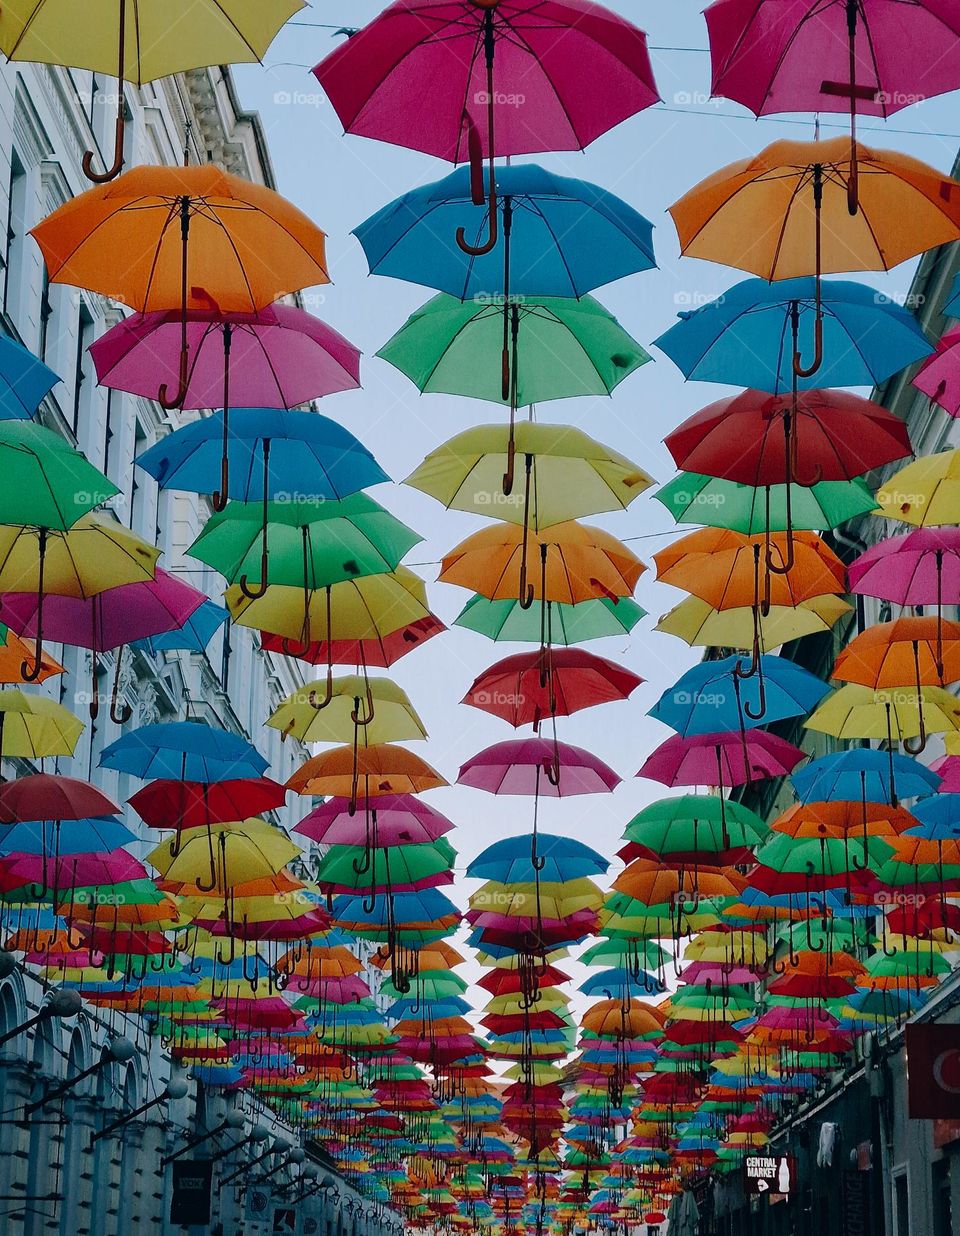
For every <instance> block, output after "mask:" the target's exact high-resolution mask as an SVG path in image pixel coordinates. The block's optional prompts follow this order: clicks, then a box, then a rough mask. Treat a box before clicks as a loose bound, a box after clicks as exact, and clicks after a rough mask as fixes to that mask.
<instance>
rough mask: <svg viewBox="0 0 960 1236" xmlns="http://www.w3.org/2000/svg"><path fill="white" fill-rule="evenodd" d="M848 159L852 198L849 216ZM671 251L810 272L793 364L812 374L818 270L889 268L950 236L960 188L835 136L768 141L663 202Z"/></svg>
mask: <svg viewBox="0 0 960 1236" xmlns="http://www.w3.org/2000/svg"><path fill="white" fill-rule="evenodd" d="M851 156H853V161H854V162H855V164H856V166H857V168H858V182H859V183H858V187H859V203H858V209H857V211H856V212H855V213H854V214H851V213H850V211H849V207H848V198H847V187H848V184H849V182H850V180H851V172H852V165H851ZM670 214H671V215H672V216H673V221H674V223H675V224H676V228H677V232H678V234H679V237H680V250H681V253H683V254H685V255H686V256H689V257H699V258H706V259H707V260H708V261H712V262H721V263H723V264H724V265H725V266H736V267H737V268H738V269H740V270H746V271H750V272H751V273H753V274H755V275H759V276H761V278H763V279H771V280H773V279H791V278H794V277H796V276H800V275H816V278H817V318H816V328H815V329H816V355H815V357H814V359H813V363H812V365H811V366H810V367H809V368H804V367H803V366H802V364H801V359H800V356H799V355H798V353H797V347H796V340H794V369H795V370H796V372H797V374H798V375H799V376H801V377H807V376H809V375H811V374H813V373H815V372H816V371H817V369H818V368H819V367H820V363H821V360H822V357H823V326H822V315H821V312H820V300H819V298H820V276H821V274H824V273H831V272H839V271H854V270H889V269H890V268H891V267H893V266H896V265H898V264H899V263H900V262H905V261H906V260H907V259H908V258H911V257H915V256H916V255H917V254H918V253H923V252H925V251H926V250H927V249H933V248H935V247H936V246H937V245H943V244H949V243H950V242H951V241H955V240H958V239H960V184H958V183H957V182H956V181H955V180H951V179H950V178H949V177H947V176H944V175H943V174H942V173H941V172H938V171H937V170H936V169H935V168H933V167H929V166H928V165H927V164H926V163H921V162H920V160H919V159H913V158H911V157H910V156H909V155H904V154H900V153H898V152H896V151H892V150H874V149H871V148H868V147H866V146H862V145H860V144H859V143H853V146H852V148H851V142H850V141H849V139H848V138H845V137H836V138H831V139H829V140H828V141H823V142H820V141H816V142H793V141H779V142H774V143H773V144H772V145H770V146H768V147H767V148H766V149H765V150H762V151H761V152H760V153H759V154H758V155H756V156H754V157H753V158H750V159H741V160H740V161H739V162H737V163H731V164H730V165H729V166H728V167H724V168H721V169H720V170H719V171H716V172H714V173H713V175H712V176H708V177H707V178H706V180H703V181H701V182H700V184H698V185H696V186H695V187H694V188H693V189H691V190H690V191H689V193H686V194H685V195H684V196H683V197H682V198H681V199H680V200H679V201H678V202H675V203H674V205H673V206H671V207H670Z"/></svg>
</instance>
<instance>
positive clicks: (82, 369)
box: [73, 300, 94, 434]
mask: <svg viewBox="0 0 960 1236" xmlns="http://www.w3.org/2000/svg"><path fill="white" fill-rule="evenodd" d="M91 343H93V316H92V314H91V313H90V310H89V309H88V308H87V306H86V304H85V303H84V302H83V301H82V300H81V301H80V308H79V310H78V312H77V353H76V358H75V365H74V372H73V432H74V433H75V434H76V433H78V431H79V427H80V420H81V416H82V414H83V413H85V412H86V411H87V410H88V408H89V404H90V391H91V390H92V388H93V385H94V383H93V381H92V375H91V374H90V372H89V368H90V365H91V364H92V362H91V360H90V357H89V355H88V353H87V348H89V346H90V344H91Z"/></svg>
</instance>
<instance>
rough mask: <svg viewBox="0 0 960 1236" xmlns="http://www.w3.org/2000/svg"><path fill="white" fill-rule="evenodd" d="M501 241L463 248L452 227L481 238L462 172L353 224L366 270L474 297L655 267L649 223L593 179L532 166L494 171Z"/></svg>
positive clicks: (547, 289)
mask: <svg viewBox="0 0 960 1236" xmlns="http://www.w3.org/2000/svg"><path fill="white" fill-rule="evenodd" d="M497 182H498V183H497V192H498V194H499V201H498V207H499V209H500V211H501V214H502V216H503V227H502V233H503V237H504V239H502V240H501V241H500V243H499V244H498V245H497V246H496V247H495V248H494V249H493V250H492V251H491V252H490V253H487V254H481V255H476V256H474V255H471V254H467V253H464V252H463V251H462V250H461V249H460V246H459V245H458V244H457V243H456V240H455V236H456V232H457V228H458V227H466V228H467V229H468V232H469V233H472V234H475V235H480V234H483V233H484V232H485V231H486V226H487V225H486V214H485V213H484V214H482V215H481V214H479V213H478V211H477V208H476V207H475V206H474V205H473V198H472V195H471V190H470V169H469V168H468V167H462V168H459V169H458V170H457V171H455V172H453V173H452V174H451V175H449V176H446V177H445V178H444V179H443V180H440V181H438V182H437V183H436V184H429V185H424V186H423V187H422V188H420V189H414V190H413V191H412V192H410V193H406V194H404V196H403V197H401V198H398V199H397V200H396V201H395V202H391V203H390V204H389V205H388V206H385V207H384V208H383V209H382V210H380V211H378V212H377V213H376V214H375V215H373V216H372V217H371V218H369V219H367V220H366V222H365V223H361V224H360V226H359V227H358V228H356V229H355V233H354V234H355V235H356V237H357V239H358V240H359V241H360V244H361V245H362V246H363V250H364V253H365V254H366V256H367V261H368V262H369V265H370V271H371V273H372V274H377V275H391V276H393V278H395V279H405V280H407V281H408V282H410V283H419V284H422V285H424V286H425V287H431V288H437V289H439V290H440V291H441V292H448V293H449V294H450V295H451V296H456V297H459V299H460V300H473V299H476V298H478V297H481V296H489V297H490V298H491V299H493V298H495V297H498V296H507V295H511V294H512V295H515V296H564V297H572V296H576V297H580V296H583V295H584V293H586V292H590V291H592V290H593V289H594V288H598V287H601V286H602V285H603V284H605V283H611V282H612V281H613V280H614V279H622V278H623V277H624V276H625V275H632V274H635V273H637V272H639V271H644V270H651V269H653V268H654V267H655V266H656V259H655V258H654V254H653V225H652V224H651V223H650V222H649V221H648V220H647V219H645V218H644V217H643V215H641V214H638V213H637V211H635V210H634V209H633V207H632V206H628V205H627V203H626V202H624V201H622V200H621V199H620V198H618V197H615V196H614V195H613V194H612V193H609V192H607V190H606V189H601V188H600V187H599V186H598V185H593V184H589V183H588V182H587V181H584V180H573V179H571V178H569V177H567V176H557V175H556V174H555V173H553V172H548V171H547V170H546V169H545V168H542V167H538V166H537V165H536V164H535V163H526V164H521V165H519V166H517V167H498V168H497Z"/></svg>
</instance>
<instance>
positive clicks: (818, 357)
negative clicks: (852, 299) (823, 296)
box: [793, 291, 823, 378]
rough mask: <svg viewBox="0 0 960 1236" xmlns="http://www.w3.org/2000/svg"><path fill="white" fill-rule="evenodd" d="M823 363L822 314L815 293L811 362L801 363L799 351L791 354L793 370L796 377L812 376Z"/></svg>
mask: <svg viewBox="0 0 960 1236" xmlns="http://www.w3.org/2000/svg"><path fill="white" fill-rule="evenodd" d="M822 364H823V315H822V312H821V309H820V303H819V291H818V293H817V316H816V319H815V320H814V323H813V364H812V365H810V366H809V367H807V366H805V365H804V364H803V358H802V357H801V355H800V353H799V351H795V352H794V354H793V372H794V373H795V374H796V376H797V377H798V378H812V377H813V375H814V374H815V373H816V372H817V370H818V369H819V368H820V366H821V365H822Z"/></svg>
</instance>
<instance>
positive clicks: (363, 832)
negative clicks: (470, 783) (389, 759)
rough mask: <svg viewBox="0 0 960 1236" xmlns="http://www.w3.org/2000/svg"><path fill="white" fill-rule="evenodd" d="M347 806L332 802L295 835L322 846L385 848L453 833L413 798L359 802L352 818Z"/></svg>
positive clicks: (340, 801)
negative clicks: (359, 813) (358, 813)
mask: <svg viewBox="0 0 960 1236" xmlns="http://www.w3.org/2000/svg"><path fill="white" fill-rule="evenodd" d="M350 805H351V804H350V802H349V800H348V799H345V798H331V799H328V800H327V802H325V803H323V804H322V805H321V806H319V807H317V808H315V809H314V810H313V811H311V812H310V814H309V815H307V816H305V817H304V818H303V819H302V820H301V821H300V823H299V824H298V825H297V826H296V828H295V829H294V832H297V833H301V834H302V835H303V836H304V837H309V838H310V840H311V841H316V842H318V843H320V844H322V845H370V846H372V847H374V848H376V847H381V848H386V847H388V846H399V845H422V844H425V843H427V842H430V841H436V840H437V838H439V837H442V836H443V835H444V834H445V833H448V832H450V831H451V830H452V829H453V823H452V822H451V821H450V820H448V819H447V818H446V816H444V815H441V814H440V812H439V811H436V810H435V809H434V808H433V807H430V806H428V805H427V804H426V803H423V802H420V800H419V799H418V798H415V797H414V796H413V795H412V794H382V795H380V796H379V797H376V798H368V799H364V798H361V799H359V800H358V802H357V804H356V811H357V812H359V811H362V812H363V817H364V818H363V819H362V820H359V819H357V815H356V813H355V814H353V815H351V814H350V811H349V808H350Z"/></svg>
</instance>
